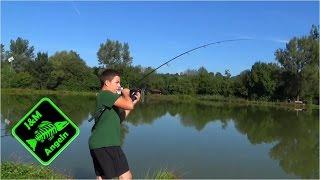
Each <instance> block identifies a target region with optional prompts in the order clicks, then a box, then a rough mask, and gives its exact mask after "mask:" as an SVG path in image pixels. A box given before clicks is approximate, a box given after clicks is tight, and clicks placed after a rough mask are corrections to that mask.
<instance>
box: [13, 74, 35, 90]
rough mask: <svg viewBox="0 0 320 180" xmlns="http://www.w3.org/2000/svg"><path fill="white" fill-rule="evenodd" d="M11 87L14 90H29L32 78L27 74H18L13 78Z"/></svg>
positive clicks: (32, 81)
mask: <svg viewBox="0 0 320 180" xmlns="http://www.w3.org/2000/svg"><path fill="white" fill-rule="evenodd" d="M12 81H13V83H12V84H11V87H14V88H31V87H32V84H33V83H34V78H33V77H32V75H31V74H29V73H28V72H19V73H17V74H15V76H14V77H13V80H12Z"/></svg>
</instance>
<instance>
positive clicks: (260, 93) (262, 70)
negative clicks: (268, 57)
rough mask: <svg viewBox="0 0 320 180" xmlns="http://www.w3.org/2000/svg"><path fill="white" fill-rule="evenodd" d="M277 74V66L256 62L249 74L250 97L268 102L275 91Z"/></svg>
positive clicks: (278, 68)
mask: <svg viewBox="0 0 320 180" xmlns="http://www.w3.org/2000/svg"><path fill="white" fill-rule="evenodd" d="M279 72H280V67H279V66H278V65H277V64H274V63H268V64H267V63H263V62H256V63H255V64H254V65H253V66H252V68H251V73H250V79H249V86H250V91H249V92H250V95H251V96H252V97H258V98H259V99H264V100H269V99H270V98H271V97H272V96H273V95H274V92H275V90H276V87H277V83H278V80H277V77H278V74H279Z"/></svg>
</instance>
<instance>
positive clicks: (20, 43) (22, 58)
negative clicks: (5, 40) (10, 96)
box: [8, 37, 34, 72]
mask: <svg viewBox="0 0 320 180" xmlns="http://www.w3.org/2000/svg"><path fill="white" fill-rule="evenodd" d="M33 51H34V47H33V46H31V47H29V41H28V40H24V39H22V38H20V37H18V38H17V40H15V41H14V40H11V41H10V51H9V53H8V57H11V56H12V57H14V61H12V66H13V69H14V70H15V71H17V72H23V71H28V70H29V68H30V62H31V61H32V60H33V58H34V54H33Z"/></svg>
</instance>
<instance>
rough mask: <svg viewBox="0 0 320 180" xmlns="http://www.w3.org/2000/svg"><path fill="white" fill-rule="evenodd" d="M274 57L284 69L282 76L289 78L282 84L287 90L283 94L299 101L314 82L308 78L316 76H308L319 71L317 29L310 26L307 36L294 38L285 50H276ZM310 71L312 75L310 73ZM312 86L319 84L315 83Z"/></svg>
mask: <svg viewBox="0 0 320 180" xmlns="http://www.w3.org/2000/svg"><path fill="white" fill-rule="evenodd" d="M275 56H276V59H277V60H278V62H279V63H280V64H281V66H282V67H283V68H284V75H285V76H287V77H290V79H289V80H287V81H285V82H284V86H285V87H286V90H287V91H286V93H285V94H286V95H287V96H288V97H295V98H296V99H297V100H299V99H300V97H301V96H303V95H304V94H305V93H304V92H307V91H308V90H309V89H310V88H311V86H312V85H311V86H310V85H308V84H309V82H312V81H314V80H312V81H310V79H309V78H317V76H318V75H317V76H310V74H313V73H316V71H319V61H318V60H319V28H318V27H317V26H312V29H311V31H310V35H309V36H304V37H301V38H297V37H294V38H293V39H291V40H290V41H289V43H288V44H287V45H286V49H278V50H276V52H275ZM308 66H316V67H317V70H315V69H314V70H312V68H310V67H308ZM305 71H307V72H305ZM311 71H313V73H310V72H311ZM314 86H319V84H318V83H316V84H314ZM308 88H309V89H308ZM311 89H314V88H311Z"/></svg>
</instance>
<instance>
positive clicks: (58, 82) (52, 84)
mask: <svg viewBox="0 0 320 180" xmlns="http://www.w3.org/2000/svg"><path fill="white" fill-rule="evenodd" d="M49 62H50V63H52V67H53V70H52V71H51V73H50V78H49V82H48V88H49V89H67V90H92V89H97V88H98V87H99V85H100V83H99V81H98V78H97V77H96V76H95V75H94V72H93V70H91V69H90V68H89V67H87V66H86V64H85V62H84V61H83V60H82V59H81V58H80V56H79V55H78V54H77V53H76V52H75V51H69V52H67V51H62V52H56V53H55V54H54V55H53V56H51V57H50V58H49Z"/></svg>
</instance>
